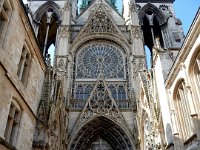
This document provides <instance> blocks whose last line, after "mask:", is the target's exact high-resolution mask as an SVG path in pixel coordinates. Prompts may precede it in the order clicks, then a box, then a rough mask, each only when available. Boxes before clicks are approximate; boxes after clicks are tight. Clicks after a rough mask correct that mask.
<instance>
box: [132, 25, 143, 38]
mask: <svg viewBox="0 0 200 150" xmlns="http://www.w3.org/2000/svg"><path fill="white" fill-rule="evenodd" d="M132 36H133V38H136V39H142V38H143V36H142V30H141V27H139V26H133V27H132Z"/></svg>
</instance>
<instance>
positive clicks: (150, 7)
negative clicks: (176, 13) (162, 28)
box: [138, 3, 167, 25]
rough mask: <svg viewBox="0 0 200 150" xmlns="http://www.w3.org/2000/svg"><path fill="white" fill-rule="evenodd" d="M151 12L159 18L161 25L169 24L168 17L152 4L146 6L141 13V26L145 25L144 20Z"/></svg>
mask: <svg viewBox="0 0 200 150" xmlns="http://www.w3.org/2000/svg"><path fill="white" fill-rule="evenodd" d="M148 11H151V12H152V13H154V15H155V16H156V18H157V21H158V22H159V25H163V24H165V23H166V22H167V17H166V16H165V15H164V14H163V13H162V11H161V10H159V9H158V8H157V7H156V6H154V5H152V4H151V3H148V4H146V5H145V6H144V7H142V9H141V10H140V11H139V14H138V15H139V19H140V24H141V25H143V19H144V17H145V16H146V13H147V12H148Z"/></svg>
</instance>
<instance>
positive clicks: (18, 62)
mask: <svg viewBox="0 0 200 150" xmlns="http://www.w3.org/2000/svg"><path fill="white" fill-rule="evenodd" d="M0 6H1V7H0V53H1V54H0V149H1V150H7V149H15V148H16V149H24V150H25V149H31V148H32V142H33V135H34V131H35V124H36V120H37V108H38V105H39V101H40V96H41V91H42V83H43V80H44V74H45V70H46V64H45V62H44V59H43V57H42V54H41V53H40V48H39V46H38V44H37V40H36V37H35V33H34V32H33V30H32V27H31V24H30V22H29V19H28V16H27V13H26V11H25V8H24V6H23V3H22V2H21V1H13V0H1V1H0Z"/></svg>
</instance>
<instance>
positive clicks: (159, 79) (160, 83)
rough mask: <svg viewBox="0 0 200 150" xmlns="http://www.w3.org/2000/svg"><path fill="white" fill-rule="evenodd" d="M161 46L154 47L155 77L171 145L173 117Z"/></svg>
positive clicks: (167, 136) (167, 135)
mask: <svg viewBox="0 0 200 150" xmlns="http://www.w3.org/2000/svg"><path fill="white" fill-rule="evenodd" d="M159 50H160V46H159V45H157V46H155V47H154V48H153V53H154V57H153V67H154V70H155V79H156V86H157V89H159V91H157V92H158V98H159V102H160V108H161V114H162V118H163V126H164V131H165V139H166V142H167V145H170V144H171V143H172V142H173V137H172V129H171V125H172V124H171V118H170V111H169V105H168V99H167V93H166V89H165V85H164V77H163V73H162V65H161V60H160V55H159Z"/></svg>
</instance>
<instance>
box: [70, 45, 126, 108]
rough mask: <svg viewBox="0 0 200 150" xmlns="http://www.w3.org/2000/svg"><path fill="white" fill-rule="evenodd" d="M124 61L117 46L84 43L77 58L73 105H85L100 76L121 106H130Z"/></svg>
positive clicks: (120, 49) (121, 52) (121, 51)
mask: <svg viewBox="0 0 200 150" xmlns="http://www.w3.org/2000/svg"><path fill="white" fill-rule="evenodd" d="M125 60H126V59H125V57H124V53H123V49H122V48H121V47H120V46H118V45H115V44H111V43H107V42H97V43H90V44H87V45H85V46H83V47H82V48H81V49H80V50H79V51H78V53H77V55H76V58H75V70H76V71H75V84H74V88H73V97H74V107H76V108H79V107H80V108H82V107H84V104H85V102H86V101H87V100H88V98H89V97H90V94H91V92H92V90H93V89H94V87H95V84H96V82H97V80H98V79H99V77H100V75H101V76H103V78H104V80H105V81H106V84H107V87H108V89H109V90H110V93H111V95H112V97H113V99H114V100H115V101H116V103H117V104H118V107H119V108H127V107H129V100H128V95H127V81H126V69H125V62H126V61H125Z"/></svg>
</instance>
